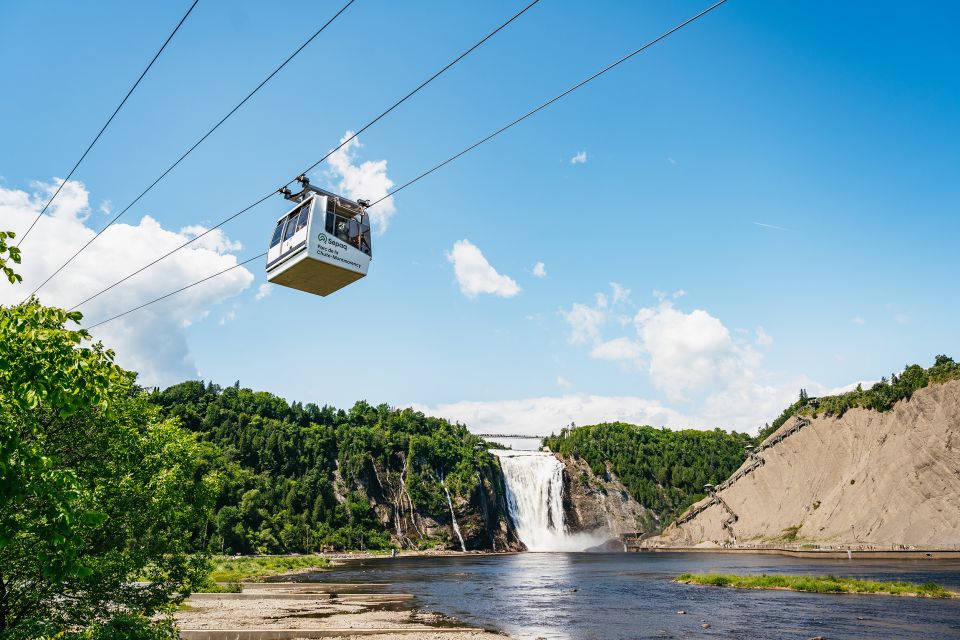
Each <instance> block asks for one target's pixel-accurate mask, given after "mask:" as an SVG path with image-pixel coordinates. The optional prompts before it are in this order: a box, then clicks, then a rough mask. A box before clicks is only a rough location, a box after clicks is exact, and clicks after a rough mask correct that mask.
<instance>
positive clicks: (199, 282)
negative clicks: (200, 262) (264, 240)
mask: <svg viewBox="0 0 960 640" xmlns="http://www.w3.org/2000/svg"><path fill="white" fill-rule="evenodd" d="M265 255H267V253H266V251H264V252H263V253H261V254H260V255H258V256H253V257H252V258H247V259H246V260H244V261H243V262H238V263H237V264H235V265H233V266H232V267H228V268H226V269H224V270H223V271H218V272H216V273H214V274H213V275H209V276H207V277H206V278H204V279H202V280H197V281H196V282H194V283H192V284H188V285H187V286H185V287H180V288H179V289H177V290H176V291H171V292H170V293H166V294H164V295H162V296H160V297H159V298H154V299H153V300H151V301H149V302H145V303H143V304H141V305H140V306H139V307H134V308H133V309H130V310H128V311H124V312H123V313H118V314H117V315H115V316H113V317H112V318H108V319H106V320H101V321H100V322H98V323H97V324H94V325H90V326H89V327H87V329H94V328H96V327H99V326H100V325H102V324H106V323H108V322H112V321H114V320H116V319H117V318H122V317H123V316H125V315H127V314H128V313H133V312H134V311H139V310H140V309H143V308H144V307H148V306H150V305H151V304H154V303H156V302H160V301H161V300H166V299H167V298H169V297H170V296H175V295H177V294H178V293H180V292H181V291H186V290H187V289H189V288H191V287H195V286H197V285H198V284H203V283H204V282H206V281H207V280H212V279H213V278H216V277H217V276H220V275H223V274H225V273H227V272H228V271H233V270H234V269H236V268H237V267H242V266H243V265H245V264H247V263H249V262H253V261H254V260H257V259H258V258H262V257H263V256H265Z"/></svg>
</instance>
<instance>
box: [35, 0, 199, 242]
mask: <svg viewBox="0 0 960 640" xmlns="http://www.w3.org/2000/svg"><path fill="white" fill-rule="evenodd" d="M198 2H200V0H193V4H191V5H190V8H189V9H187V12H186V13H185V14H183V17H182V18H180V22H178V23H177V26H175V27H174V28H173V31H171V32H170V35H168V36H167V39H166V40H164V41H163V44H162V45H161V46H160V48H159V49H157V52H156V53H155V54H153V58H151V59H150V63H149V64H148V65H147V67H146V68H145V69H144V70H143V72H142V73H141V74H140V77H139V78H137V81H136V82H134V83H133V86H132V87H130V90H129V91H127V95H125V96H123V100H121V101H120V104H118V105H117V108H116V109H114V110H113V113H112V114H110V117H109V118H107V121H106V123H104V125H103V126H102V127H101V128H100V131H99V133H97V135H96V137H95V138H94V139H93V142H91V143H90V144H89V145H87V149H86V151H84V152H83V155H81V156H80V159H79V160H77V162H76V164H74V165H73V168H72V169H70V173H68V174H67V177H66V178H64V179H63V182H61V183H60V184H59V185H58V186H57V190H56V191H54V192H53V195H52V196H50V199H49V200H47V204H45V205H43V209H41V210H40V213H38V214H37V217H36V218H34V219H33V222H31V223H30V226H29V227H28V228H27V230H26V231H25V232H24V233H23V235H22V236H20V239H19V240H18V241H17V246H18V247H19V246H20V243H21V242H23V241H24V240H26V239H27V236H28V235H30V232H31V231H33V227H34V226H36V224H37V222H39V221H40V218H42V217H43V214H44V213H46V211H47V209H48V208H50V205H51V204H52V203H53V201H54V200H55V199H56V197H57V196H58V195H60V190H61V189H63V185H65V184H67V181H68V180H69V179H70V178H71V177H73V174H74V172H75V171H76V170H77V168H78V167H79V166H80V163H81V162H83V159H84V158H86V157H87V154H88V153H90V150H91V149H93V145H95V144H97V140H99V139H100V136H102V135H103V132H104V131H106V130H107V127H109V126H110V123H111V122H113V119H114V118H115V117H117V114H118V113H120V109H122V108H123V105H125V104H126V103H127V99H128V98H129V97H130V96H131V95H132V94H133V91H134V89H136V88H137V86H138V85H139V84H140V81H141V80H143V78H144V76H146V75H147V72H148V71H150V67H152V66H153V63H154V62H156V61H157V58H159V57H160V54H161V53H163V50H164V49H166V48H167V45H168V44H170V41H171V40H173V36H175V35H176V34H177V31H179V30H180V27H181V26H183V23H184V22H186V21H187V18H188V17H189V16H190V14H191V13H192V12H193V8H194V7H196V6H197V3H198Z"/></svg>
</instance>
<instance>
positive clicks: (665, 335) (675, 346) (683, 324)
mask: <svg viewBox="0 0 960 640" xmlns="http://www.w3.org/2000/svg"><path fill="white" fill-rule="evenodd" d="M634 323H635V325H636V330H637V335H638V336H639V338H640V343H641V344H642V345H643V350H644V352H645V353H646V354H647V356H648V357H649V371H650V377H651V378H652V379H653V383H654V385H655V386H656V387H657V388H658V389H660V390H662V391H664V392H665V393H666V394H667V397H668V398H671V399H673V400H681V399H683V398H684V394H685V392H687V391H691V390H702V389H705V388H712V387H715V386H717V385H720V384H722V383H723V381H724V380H727V379H733V378H739V377H742V376H744V375H745V374H746V373H747V372H749V371H751V370H752V369H753V368H755V366H756V364H758V363H757V359H758V358H757V354H756V353H755V352H754V351H753V349H752V348H750V347H749V346H741V345H737V344H735V343H734V341H733V339H732V338H731V336H730V332H729V331H728V330H727V328H726V327H725V326H723V323H722V322H720V320H718V319H717V318H715V317H713V316H711V315H710V314H709V313H707V312H706V311H704V310H702V309H695V310H694V311H692V312H690V313H684V312H683V311H681V310H679V309H677V308H675V307H674V306H673V303H672V302H669V301H666V300H664V301H661V302H660V303H659V304H658V305H656V306H655V307H647V308H643V309H640V311H638V312H637V314H636V316H634Z"/></svg>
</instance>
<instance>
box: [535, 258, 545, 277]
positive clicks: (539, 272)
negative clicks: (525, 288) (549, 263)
mask: <svg viewBox="0 0 960 640" xmlns="http://www.w3.org/2000/svg"><path fill="white" fill-rule="evenodd" d="M533 276H534V277H535V278H546V277H547V267H546V266H545V265H544V264H543V263H542V262H538V263H537V264H535V265H533Z"/></svg>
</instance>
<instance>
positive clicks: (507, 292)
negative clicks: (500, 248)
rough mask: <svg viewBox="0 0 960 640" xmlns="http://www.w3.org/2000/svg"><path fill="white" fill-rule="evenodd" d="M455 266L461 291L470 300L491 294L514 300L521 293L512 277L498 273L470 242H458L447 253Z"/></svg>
mask: <svg viewBox="0 0 960 640" xmlns="http://www.w3.org/2000/svg"><path fill="white" fill-rule="evenodd" d="M447 260H448V261H449V262H450V263H451V264H453V272H454V274H455V275H456V277H457V284H459V285H460V291H461V293H463V295H465V296H467V297H468V298H476V297H477V296H478V295H480V294H481V293H490V294H493V295H495V296H499V297H501V298H512V297H513V296H515V295H517V294H518V293H520V286H519V285H518V284H517V283H516V281H514V279H513V278H511V277H510V276H506V275H503V274H500V273H497V270H496V269H494V268H493V266H492V265H491V264H490V263H489V262H488V261H487V259H486V258H485V257H484V255H483V252H481V251H480V249H479V248H478V247H477V246H476V245H474V244H473V243H471V242H470V241H469V240H458V241H457V242H455V243H454V244H453V249H451V250H450V251H449V252H448V253H447Z"/></svg>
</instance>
